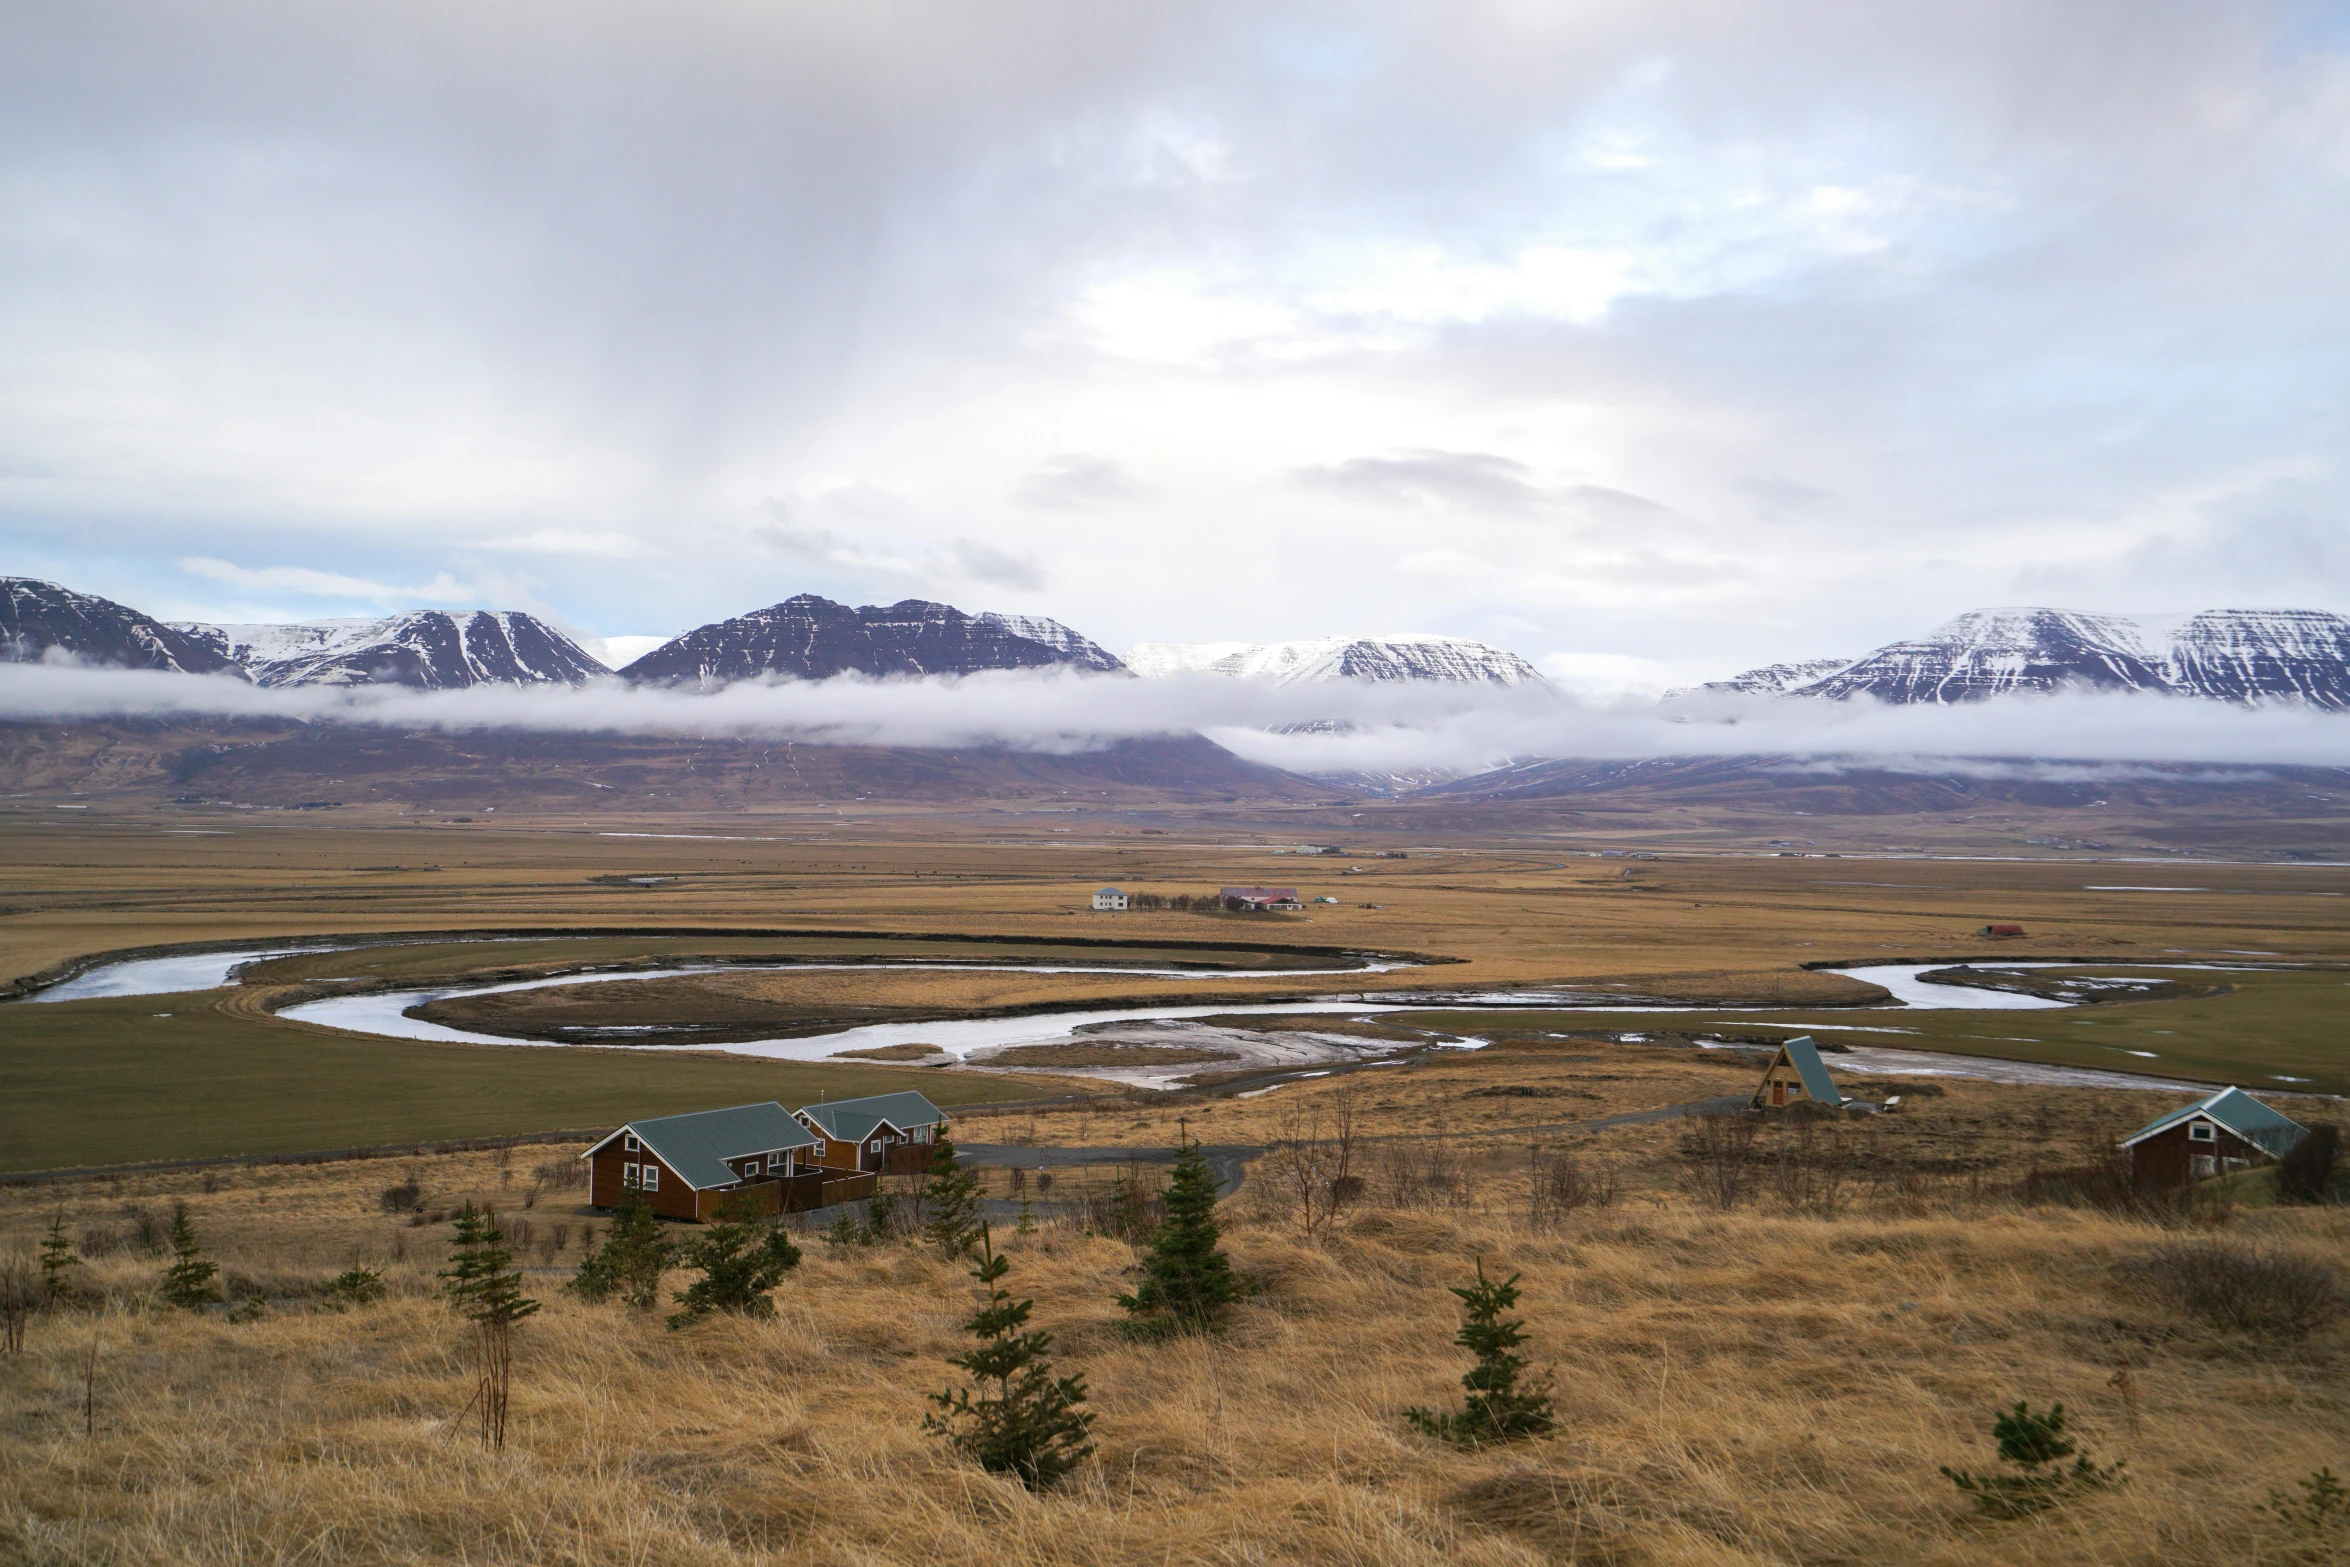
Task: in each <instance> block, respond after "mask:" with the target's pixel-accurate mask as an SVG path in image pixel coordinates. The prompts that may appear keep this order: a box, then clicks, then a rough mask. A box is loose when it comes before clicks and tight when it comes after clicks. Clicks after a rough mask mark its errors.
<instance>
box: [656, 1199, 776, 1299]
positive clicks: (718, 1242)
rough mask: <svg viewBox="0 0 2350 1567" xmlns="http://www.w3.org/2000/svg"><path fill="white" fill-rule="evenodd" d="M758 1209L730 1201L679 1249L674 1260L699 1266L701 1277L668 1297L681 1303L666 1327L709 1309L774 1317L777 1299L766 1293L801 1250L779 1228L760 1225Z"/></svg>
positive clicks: (690, 1266)
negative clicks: (773, 1299) (764, 1233)
mask: <svg viewBox="0 0 2350 1567" xmlns="http://www.w3.org/2000/svg"><path fill="white" fill-rule="evenodd" d="M758 1218H759V1215H758V1213H757V1211H756V1210H754V1209H752V1208H750V1207H749V1206H747V1205H743V1204H736V1203H730V1204H728V1205H727V1206H726V1207H725V1208H723V1209H721V1210H719V1214H718V1217H717V1218H716V1219H714V1220H712V1221H711V1222H710V1223H709V1224H708V1225H706V1226H705V1227H704V1228H703V1231H702V1233H701V1234H699V1235H697V1236H695V1237H694V1238H693V1239H692V1240H690V1241H687V1242H686V1243H685V1245H683V1246H682V1247H680V1248H678V1261H680V1262H682V1263H684V1264H685V1265H686V1266H687V1267H689V1268H699V1269H700V1270H701V1273H702V1276H701V1277H700V1278H698V1279H696V1280H694V1282H693V1283H691V1284H689V1285H687V1286H686V1287H685V1289H684V1290H683V1291H682V1292H681V1293H679V1294H676V1295H672V1296H671V1297H670V1299H672V1300H674V1301H676V1302H677V1304H678V1305H680V1306H682V1307H684V1308H685V1309H684V1310H682V1311H678V1312H675V1313H672V1314H671V1316H670V1318H669V1326H670V1327H671V1328H672V1329H676V1328H683V1327H687V1326H690V1325H691V1324H693V1323H695V1322H698V1321H700V1320H701V1319H702V1318H703V1317H705V1316H707V1315H709V1314H710V1313H711V1312H713V1311H731V1312H735V1313H737V1314H738V1315H741V1316H746V1317H772V1316H774V1315H775V1302H773V1301H771V1300H769V1299H768V1298H767V1292H768V1291H769V1290H772V1289H774V1288H775V1286H776V1285H778V1284H780V1283H782V1282H783V1276H784V1275H785V1274H786V1273H789V1272H790V1271H791V1270H792V1269H794V1268H796V1267H798V1266H799V1265H800V1249H799V1247H797V1246H794V1245H793V1244H792V1242H791V1237H790V1236H788V1235H786V1234H784V1233H783V1231H782V1229H781V1228H780V1227H777V1226H774V1225H768V1226H766V1227H765V1228H766V1231H767V1233H766V1235H765V1236H764V1237H762V1236H761V1235H760V1234H759V1231H760V1229H761V1225H760V1224H759V1222H758Z"/></svg>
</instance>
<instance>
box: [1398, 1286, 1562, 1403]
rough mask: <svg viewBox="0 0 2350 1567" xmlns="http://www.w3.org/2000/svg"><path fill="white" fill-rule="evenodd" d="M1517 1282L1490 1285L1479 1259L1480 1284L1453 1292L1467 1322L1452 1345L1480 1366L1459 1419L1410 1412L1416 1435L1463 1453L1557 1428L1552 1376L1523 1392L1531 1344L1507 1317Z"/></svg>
mask: <svg viewBox="0 0 2350 1567" xmlns="http://www.w3.org/2000/svg"><path fill="white" fill-rule="evenodd" d="M1518 1278H1519V1275H1517V1274H1515V1273H1513V1274H1511V1275H1510V1276H1509V1277H1508V1278H1506V1279H1499V1280H1495V1279H1488V1278H1487V1277H1486V1276H1485V1259H1484V1258H1482V1257H1480V1258H1478V1259H1477V1282H1476V1283H1474V1284H1471V1285H1468V1286H1466V1287H1465V1288H1464V1287H1461V1286H1457V1285H1456V1286H1454V1288H1453V1293H1454V1294H1455V1295H1458V1296H1459V1297H1460V1298H1461V1305H1462V1309H1463V1311H1464V1313H1465V1314H1466V1316H1467V1318H1468V1320H1467V1321H1466V1322H1464V1323H1463V1324H1462V1325H1461V1331H1460V1332H1459V1334H1458V1335H1456V1336H1455V1337H1454V1339H1453V1342H1454V1343H1455V1344H1458V1345H1459V1346H1460V1347H1461V1348H1463V1349H1465V1350H1468V1351H1469V1352H1470V1353H1472V1354H1474V1355H1475V1356H1476V1357H1477V1363H1476V1364H1475V1365H1474V1366H1472V1367H1470V1368H1469V1371H1468V1374H1467V1375H1466V1376H1463V1377H1462V1378H1461V1387H1462V1388H1463V1389H1464V1390H1465V1391H1466V1392H1467V1393H1468V1395H1469V1396H1468V1399H1467V1401H1466V1403H1465V1405H1464V1407H1463V1408H1462V1410H1461V1412H1460V1413H1459V1414H1457V1415H1455V1414H1442V1415H1439V1414H1432V1413H1430V1412H1429V1411H1428V1410H1425V1409H1407V1410H1405V1411H1404V1418H1405V1419H1406V1420H1408V1421H1410V1422H1411V1424H1412V1429H1414V1430H1415V1431H1418V1432H1419V1433H1420V1434H1422V1435H1423V1436H1432V1437H1435V1438H1436V1439H1437V1440H1439V1441H1443V1442H1451V1443H1453V1444H1454V1445H1455V1446H1458V1447H1481V1446H1483V1445H1485V1444H1486V1443H1488V1442H1507V1441H1510V1440H1512V1439H1514V1438H1517V1437H1523V1436H1540V1435H1542V1434H1544V1433H1545V1432H1547V1431H1549V1430H1550V1429H1551V1428H1552V1427H1553V1426H1555V1425H1556V1424H1557V1423H1558V1422H1557V1420H1556V1418H1555V1417H1553V1415H1552V1414H1551V1411H1550V1378H1549V1376H1548V1375H1544V1376H1542V1377H1539V1378H1536V1379H1535V1380H1534V1381H1532V1382H1529V1383H1528V1384H1527V1385H1526V1386H1525V1387H1523V1388H1521V1387H1519V1386H1518V1377H1519V1374H1520V1373H1522V1372H1523V1371H1524V1370H1525V1369H1526V1365H1527V1360H1526V1357H1525V1356H1524V1355H1521V1354H1519V1353H1518V1346H1519V1345H1521V1344H1523V1343H1525V1342H1526V1334H1525V1324H1524V1323H1523V1322H1522V1321H1520V1320H1519V1319H1518V1318H1515V1317H1507V1318H1505V1317H1504V1316H1502V1313H1503V1312H1505V1311H1507V1310H1509V1309H1510V1308H1511V1307H1512V1306H1515V1305H1516V1304H1517V1303H1518Z"/></svg>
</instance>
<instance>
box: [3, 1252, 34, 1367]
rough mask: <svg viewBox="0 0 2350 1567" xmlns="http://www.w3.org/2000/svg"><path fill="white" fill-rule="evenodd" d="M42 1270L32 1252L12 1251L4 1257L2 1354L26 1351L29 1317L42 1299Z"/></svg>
mask: <svg viewBox="0 0 2350 1567" xmlns="http://www.w3.org/2000/svg"><path fill="white" fill-rule="evenodd" d="M41 1293H42V1291H41V1270H40V1269H38V1268H36V1267H35V1266H33V1257H32V1253H30V1252H26V1251H18V1252H11V1253H10V1254H9V1255H8V1256H7V1257H5V1258H0V1354H7V1355H21V1354H23V1353H24V1325H25V1319H26V1318H28V1317H30V1316H31V1315H32V1314H33V1308H34V1307H36V1306H38V1305H39V1304H40V1303H41Z"/></svg>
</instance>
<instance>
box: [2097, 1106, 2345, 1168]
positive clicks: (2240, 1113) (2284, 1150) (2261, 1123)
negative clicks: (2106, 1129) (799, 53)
mask: <svg viewBox="0 0 2350 1567" xmlns="http://www.w3.org/2000/svg"><path fill="white" fill-rule="evenodd" d="M2198 1117H2200V1118H2202V1119H2204V1120H2206V1121H2216V1122H2217V1123H2219V1124H2220V1125H2221V1126H2224V1127H2226V1128H2227V1129H2228V1130H2229V1131H2231V1132H2233V1133H2235V1134H2236V1135H2237V1136H2238V1137H2241V1138H2243V1139H2244V1141H2246V1142H2248V1143H2251V1144H2253V1145H2254V1146H2255V1147H2258V1148H2261V1149H2265V1150H2266V1151H2267V1152H2269V1153H2271V1154H2274V1155H2275V1156H2276V1157H2277V1158H2280V1159H2281V1158H2283V1157H2284V1156H2285V1155H2286V1154H2288V1153H2291V1152H2292V1151H2293V1148H2294V1145H2295V1144H2297V1143H2299V1142H2300V1141H2301V1139H2302V1138H2304V1137H2307V1136H2308V1135H2309V1131H2308V1129H2307V1128H2306V1127H2304V1126H2303V1125H2302V1124H2301V1123H2300V1122H2298V1121H2296V1120H2294V1119H2293V1118H2292V1117H2290V1116H2287V1115H2281V1114H2279V1113H2278V1112H2277V1111H2274V1110H2271V1109H2270V1108H2269V1107H2268V1106H2267V1105H2264V1104H2262V1103H2261V1102H2260V1101H2259V1100H2257V1099H2255V1098H2253V1097H2252V1096H2251V1095H2250V1094H2248V1093H2246V1092H2244V1090H2242V1089H2241V1088H2223V1089H2221V1090H2220V1091H2219V1092H2218V1093H2216V1094H2211V1095H2207V1096H2206V1097H2204V1098H2201V1099H2198V1100H2196V1101H2195V1102H2194V1103H2193V1104H2191V1105H2182V1106H2180V1107H2179V1108H2178V1109H2176V1110H2173V1111H2171V1112H2170V1113H2169V1114H2167V1115H2158V1116H2156V1117H2155V1118H2154V1119H2153V1120H2151V1121H2149V1122H2147V1123H2146V1124H2145V1125H2144V1126H2141V1127H2139V1128H2138V1129H2137V1130H2136V1131H2134V1132H2132V1133H2131V1134H2130V1135H2129V1136H2127V1137H2125V1138H2123V1139H2122V1143H2121V1145H2122V1146H2123V1147H2124V1148H2130V1147H2135V1146H2136V1145H2137V1144H2139V1143H2142V1142H2144V1141H2145V1140H2146V1139H2147V1138H2149V1137H2152V1136H2154V1135H2155V1134H2156V1133H2158V1132H2167V1131H2169V1130H2170V1129H2171V1128H2172V1127H2174V1126H2176V1125H2178V1124H2179V1123H2180V1122H2181V1121H2191V1120H2194V1119H2196V1118H2198Z"/></svg>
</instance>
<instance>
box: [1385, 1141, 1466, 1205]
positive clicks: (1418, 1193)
mask: <svg viewBox="0 0 2350 1567" xmlns="http://www.w3.org/2000/svg"><path fill="white" fill-rule="evenodd" d="M1366 1189H1367V1190H1368V1191H1369V1193H1370V1194H1371V1196H1372V1197H1373V1199H1374V1200H1375V1201H1377V1202H1380V1203H1382V1204H1384V1205H1385V1206H1387V1207H1390V1208H1426V1209H1437V1208H1463V1207H1466V1206H1468V1202H1469V1180H1468V1174H1467V1171H1466V1170H1465V1169H1464V1167H1463V1166H1462V1163H1461V1156H1460V1154H1459V1153H1458V1152H1457V1151H1455V1150H1454V1149H1453V1147H1452V1146H1451V1145H1450V1144H1448V1143H1437V1142H1418V1141H1414V1140H1411V1139H1401V1140H1398V1141H1396V1142H1392V1143H1385V1144H1382V1145H1380V1147H1379V1152H1378V1155H1377V1156H1376V1157H1375V1158H1374V1159H1372V1160H1371V1179H1370V1181H1369V1182H1368V1183H1367V1188H1366Z"/></svg>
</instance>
